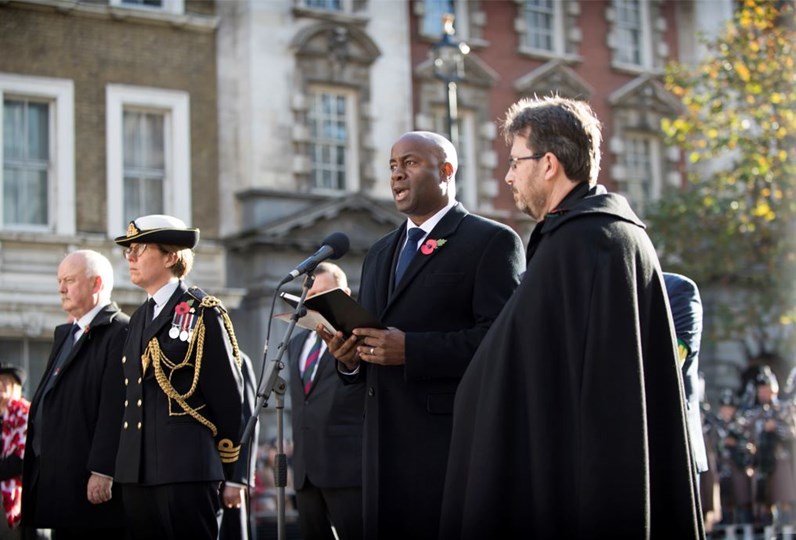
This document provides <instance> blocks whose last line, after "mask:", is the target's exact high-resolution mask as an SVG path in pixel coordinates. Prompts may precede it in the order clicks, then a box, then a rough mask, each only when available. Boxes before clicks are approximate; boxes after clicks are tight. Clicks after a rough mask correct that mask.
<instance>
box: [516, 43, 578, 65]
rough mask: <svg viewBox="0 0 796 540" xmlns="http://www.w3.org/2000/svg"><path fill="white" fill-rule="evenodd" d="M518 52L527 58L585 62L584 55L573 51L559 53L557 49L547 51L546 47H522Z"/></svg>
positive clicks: (574, 62)
mask: <svg viewBox="0 0 796 540" xmlns="http://www.w3.org/2000/svg"><path fill="white" fill-rule="evenodd" d="M517 54H519V55H521V56H524V57H526V58H533V59H540V60H563V61H564V62H566V63H567V64H579V63H581V62H583V57H582V56H580V55H579V54H573V53H559V52H555V51H545V50H544V49H531V48H530V47H522V46H521V47H520V48H519V49H518V50H517Z"/></svg>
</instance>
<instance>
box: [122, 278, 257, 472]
mask: <svg viewBox="0 0 796 540" xmlns="http://www.w3.org/2000/svg"><path fill="white" fill-rule="evenodd" d="M192 291H193V289H191V290H188V289H186V287H185V285H184V283H182V282H180V285H179V287H178V288H177V290H176V291H175V292H174V294H173V295H172V296H171V298H170V299H169V301H168V302H167V303H166V305H165V306H164V307H163V309H162V310H161V312H160V313H159V314H158V316H157V317H155V319H154V320H153V321H152V322H151V324H149V325H146V324H145V323H146V320H145V319H146V304H143V305H142V306H141V307H139V308H138V309H137V310H136V311H135V313H133V316H132V317H131V319H130V332H129V335H128V338H127V342H126V343H125V347H124V356H123V357H122V362H123V366H124V384H125V388H124V396H125V399H124V404H123V405H124V418H123V421H122V424H121V436H120V442H119V452H118V456H117V459H116V481H117V482H119V483H122V484H140V485H146V486H155V485H162V484H171V483H179V482H210V481H215V480H231V481H237V482H240V483H244V482H245V481H246V479H245V478H239V479H236V478H235V474H234V470H235V464H236V462H237V456H235V457H236V459H234V460H228V461H227V462H225V463H222V459H221V454H220V450H222V451H223V453H224V454H225V455H226V451H225V449H229V448H233V447H237V446H238V443H239V440H240V432H241V414H242V408H241V404H242V399H243V398H242V391H243V383H242V378H241V372H240V368H239V367H238V365H237V363H236V361H235V359H234V357H233V354H232V347H231V344H230V340H229V339H228V337H227V333H226V331H225V330H224V328H223V324H222V321H221V317H220V315H219V312H218V311H217V309H218V308H199V307H198V306H199V298H200V297H201V296H203V294H202V293H201V292H192ZM182 302H187V303H190V304H191V306H192V307H193V308H194V310H195V312H196V314H198V315H201V316H202V318H203V320H204V326H205V329H206V334H205V338H204V343H203V356H202V363H201V366H200V370H199V377H198V381H197V385H196V388H195V392H194V393H193V395H192V396H191V397H190V398H189V399H188V404H189V405H190V406H191V407H192V408H193V409H195V410H196V411H198V412H199V413H200V414H201V415H202V416H203V417H204V418H206V419H207V420H208V421H210V422H211V423H212V424H213V425H214V426H215V427H216V429H217V433H216V435H215V436H214V435H213V433H212V432H211V429H210V428H209V427H208V426H206V425H203V424H202V423H200V422H199V421H197V420H196V419H194V418H193V417H192V416H190V415H188V414H186V413H185V412H184V411H183V409H182V408H181V407H180V406H179V405H178V404H177V403H176V401H175V400H174V399H170V398H169V397H167V396H166V394H165V392H164V391H163V390H162V389H161V387H160V385H159V384H158V381H157V380H156V377H155V370H154V369H153V366H152V365H149V366H148V367H147V369H146V372H143V366H142V362H141V355H142V353H143V351H144V347H145V344H146V343H148V342H149V340H150V339H151V338H153V337H155V336H157V339H158V342H159V343H160V348H161V349H162V351H163V353H164V354H165V356H166V358H167V359H168V360H169V361H171V362H172V363H174V364H178V363H180V362H182V361H183V359H184V358H185V354H186V352H187V351H188V346H189V342H188V341H182V340H180V339H178V338H177V339H175V338H173V337H170V336H169V331H170V330H171V327H172V322H173V321H174V320H175V318H174V314H175V311H174V310H175V308H176V306H177V305H178V304H182ZM197 345H198V344H197ZM196 352H197V347H195V348H194V350H193V352H192V353H191V362H190V365H188V366H186V367H183V368H180V369H177V370H174V372H173V373H172V372H171V370H169V369H168V367H167V366H166V365H165V363H164V372H165V373H166V375H167V376H168V377H169V379H170V381H171V384H172V385H173V386H174V387H175V388H176V389H177V390H179V392H180V393H185V392H187V391H188V390H189V389H190V388H191V385H192V382H193V379H194V373H195V365H196Z"/></svg>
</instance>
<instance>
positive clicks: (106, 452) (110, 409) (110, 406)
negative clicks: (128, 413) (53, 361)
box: [86, 320, 128, 476]
mask: <svg viewBox="0 0 796 540" xmlns="http://www.w3.org/2000/svg"><path fill="white" fill-rule="evenodd" d="M127 328H128V326H127V321H124V322H122V321H118V320H117V321H116V322H113V323H112V326H111V327H110V328H109V332H108V333H107V335H106V336H104V338H105V341H104V351H103V353H101V354H99V355H98V356H97V357H96V358H95V359H96V360H97V361H101V362H104V363H105V366H104V371H103V375H102V389H101V392H100V399H99V404H98V407H97V425H96V427H95V429H94V436H93V438H92V441H91V448H90V450H89V454H88V462H87V463H86V467H87V469H88V470H89V471H91V472H96V473H100V474H104V475H107V476H113V473H114V469H115V463H116V451H117V449H118V447H119V429H120V426H121V425H122V417H123V416H124V394H125V391H124V372H123V370H122V356H123V350H124V342H125V339H126V338H127Z"/></svg>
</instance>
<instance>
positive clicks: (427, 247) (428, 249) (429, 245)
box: [420, 238, 447, 255]
mask: <svg viewBox="0 0 796 540" xmlns="http://www.w3.org/2000/svg"><path fill="white" fill-rule="evenodd" d="M446 242H447V240H445V239H444V238H440V239H439V240H432V239H429V240H426V241H425V242H424V243H423V245H422V246H420V253H422V254H423V255H431V254H432V253H434V252H435V251H436V250H437V249H438V248H441V247H442V246H444V245H445V243H446Z"/></svg>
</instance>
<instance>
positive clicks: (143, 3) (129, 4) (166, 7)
mask: <svg viewBox="0 0 796 540" xmlns="http://www.w3.org/2000/svg"><path fill="white" fill-rule="evenodd" d="M110 3H111V5H112V6H119V7H126V8H132V9H148V10H152V11H165V12H167V13H176V14H180V13H182V12H183V10H184V8H185V6H184V3H185V2H184V0H110Z"/></svg>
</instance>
